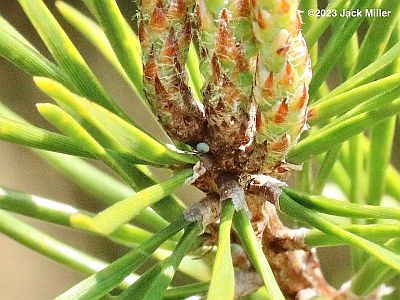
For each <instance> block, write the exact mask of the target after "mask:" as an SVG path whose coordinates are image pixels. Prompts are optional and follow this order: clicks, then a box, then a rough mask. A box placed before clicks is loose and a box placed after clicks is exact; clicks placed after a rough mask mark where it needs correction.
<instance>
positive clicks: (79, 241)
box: [0, 0, 397, 300]
mask: <svg viewBox="0 0 400 300" xmlns="http://www.w3.org/2000/svg"><path fill="white" fill-rule="evenodd" d="M66 2H68V3H69V4H71V5H73V6H75V7H76V8H79V9H80V10H82V11H84V12H85V13H87V14H89V13H88V11H87V10H86V9H85V7H84V6H83V5H82V3H81V1H77V0H68V1H66ZM322 2H323V1H321V3H322ZM45 3H46V4H47V5H48V7H49V8H50V9H51V11H52V12H53V13H54V15H55V16H56V18H57V19H58V20H59V22H60V23H61V25H62V26H63V28H64V29H65V30H66V32H67V34H68V35H69V36H70V38H71V39H72V41H73V42H74V43H75V45H76V46H77V48H78V49H79V51H80V52H81V54H82V55H83V56H84V58H85V59H86V61H87V63H88V64H89V65H90V66H91V67H92V69H93V71H94V72H95V73H96V75H97V76H98V78H99V79H100V81H101V82H102V83H104V85H105V86H106V87H107V89H108V91H109V92H110V93H111V94H112V95H113V96H114V98H115V99H118V100H119V101H120V103H121V105H122V106H123V107H124V108H125V109H126V110H127V111H128V113H129V114H130V115H132V116H133V117H134V119H135V120H136V121H137V122H138V123H139V124H141V125H142V126H143V127H144V128H146V129H147V130H149V131H150V132H152V133H153V134H154V135H156V136H158V137H161V138H164V140H165V137H164V136H162V134H161V133H160V132H159V131H158V127H157V126H155V125H154V124H155V123H154V122H153V119H152V117H151V116H150V115H149V114H148V113H147V111H145V110H144V109H143V107H142V106H141V105H140V104H139V103H138V102H137V101H136V100H135V99H134V97H133V95H132V92H131V91H130V89H129V88H128V86H127V85H126V84H125V82H124V81H123V80H122V79H121V77H119V76H118V75H117V74H116V73H115V72H114V70H113V68H112V67H111V66H110V65H109V64H108V63H107V62H106V61H104V59H103V58H102V57H101V56H100V55H99V54H98V53H97V51H96V50H95V49H94V48H92V47H91V46H90V45H89V43H88V42H86V41H85V40H84V38H82V37H81V36H80V35H79V34H78V33H77V32H76V31H75V30H74V29H73V28H72V27H70V26H69V25H68V24H66V22H65V21H64V20H63V18H62V17H61V16H60V14H59V13H58V12H57V10H56V9H55V6H54V0H48V1H45ZM118 3H119V5H120V8H121V10H122V11H123V13H124V15H125V16H126V18H127V20H129V21H130V23H131V24H132V26H134V22H133V21H132V16H133V15H134V14H135V7H134V5H133V3H132V1H131V0H124V1H121V0H119V1H118ZM322 5H323V3H322ZM0 14H1V15H2V16H3V17H5V18H6V19H7V20H8V21H9V22H10V23H12V24H13V25H14V26H15V27H16V28H17V29H18V30H19V31H20V32H21V33H22V34H23V35H24V36H25V37H26V38H27V39H28V40H29V41H30V42H32V44H34V45H35V46H36V47H37V48H38V49H39V50H40V51H41V52H42V53H43V54H44V55H46V56H47V57H48V58H50V55H49V53H48V52H47V50H46V48H45V46H44V45H43V43H42V41H41V40H40V38H39V36H38V35H37V33H36V32H35V31H34V29H33V27H32V26H31V24H30V23H29V20H28V19H27V17H26V16H25V15H24V13H23V11H22V9H21V8H20V6H19V5H18V2H17V1H0ZM0 74H1V76H0V101H2V102H3V103H5V104H7V105H8V106H9V107H10V108H12V109H13V110H14V111H16V112H17V113H19V114H20V115H22V116H23V117H24V118H26V119H28V120H29V121H31V122H32V123H34V124H36V125H38V126H40V127H44V128H48V129H52V130H54V128H51V127H49V125H48V124H47V123H46V122H45V121H44V120H43V119H42V118H41V117H40V115H39V114H38V113H37V112H36V109H35V103H37V102H49V99H48V98H46V96H44V95H43V94H41V93H40V92H39V91H38V90H37V89H36V88H35V86H34V84H33V82H32V78H31V77H30V76H29V75H27V74H25V73H24V72H22V71H20V70H19V69H17V68H16V67H14V66H13V65H11V64H10V63H8V62H7V61H5V60H4V59H0ZM336 81H337V80H336V78H334V77H333V78H332V82H331V83H332V84H335V82H336ZM395 155H396V156H397V153H395ZM0 185H1V186H6V187H9V188H13V189H16V190H19V191H24V192H27V193H31V194H35V195H40V196H42V197H48V198H50V199H55V200H58V201H60V202H65V203H70V204H72V205H74V206H77V207H79V208H83V209H87V210H91V211H99V210H101V209H102V208H103V207H102V206H101V204H99V202H98V201H97V200H96V199H94V198H92V197H91V196H90V195H89V194H87V193H86V192H85V191H83V190H82V189H80V188H79V187H78V186H76V185H75V184H73V183H71V182H70V181H68V180H67V179H65V178H64V177H63V176H62V175H60V174H59V173H58V172H56V171H55V170H53V169H52V167H50V166H49V165H48V164H46V163H45V162H44V161H43V160H42V159H40V158H39V157H37V156H36V155H35V154H34V153H33V152H31V151H30V150H27V149H26V148H24V147H21V146H16V145H12V144H10V143H6V142H2V141H0ZM185 193H186V194H185V195H183V197H185V199H188V200H190V201H196V200H198V199H199V198H200V197H201V195H200V193H199V192H197V191H195V190H194V189H190V190H186V191H185ZM181 195H182V194H181ZM22 219H24V221H27V222H29V223H30V224H33V225H34V226H37V227H38V228H40V229H42V230H43V231H45V232H47V233H49V234H50V235H52V236H53V237H56V238H58V239H60V240H62V241H65V242H67V243H70V244H71V245H74V246H75V247H77V248H78V249H81V250H84V251H87V252H89V253H91V254H93V255H95V256H97V257H99V258H102V259H104V260H107V261H112V260H114V259H115V258H117V257H119V256H121V255H122V254H123V253H124V252H125V251H126V250H127V249H121V248H120V247H115V246H113V244H111V243H108V242H107V241H106V240H105V239H102V238H99V237H93V236H90V235H87V234H84V233H78V232H76V231H73V230H69V229H65V228H61V227H59V226H48V225H46V224H44V223H42V222H38V221H33V220H31V219H29V218H22ZM348 257H349V251H348V249H347V248H345V247H344V248H335V249H324V250H322V251H320V258H321V262H322V264H323V269H324V273H325V274H326V277H327V279H328V280H329V281H330V282H331V284H333V285H334V286H340V285H341V284H342V283H343V281H344V280H345V279H346V278H348V276H349V272H350V268H349V266H348V262H349V259H348ZM84 277H85V276H83V275H81V274H79V273H77V272H75V271H71V270H70V269H68V268H66V267H63V266H61V265H59V264H57V263H55V262H53V261H51V260H50V259H48V258H46V257H43V256H41V255H39V254H36V253H35V252H33V251H32V250H30V249H28V248H25V247H24V246H22V245H19V244H18V243H16V242H14V241H13V240H11V239H9V238H7V237H5V236H4V235H1V234H0V292H1V296H0V298H1V299H6V300H17V299H31V300H43V299H52V298H54V297H55V296H56V295H58V294H60V293H61V292H63V291H65V290H66V289H68V288H70V287H71V286H72V285H73V284H75V283H77V282H79V281H80V280H82V279H83V278H84Z"/></svg>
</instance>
